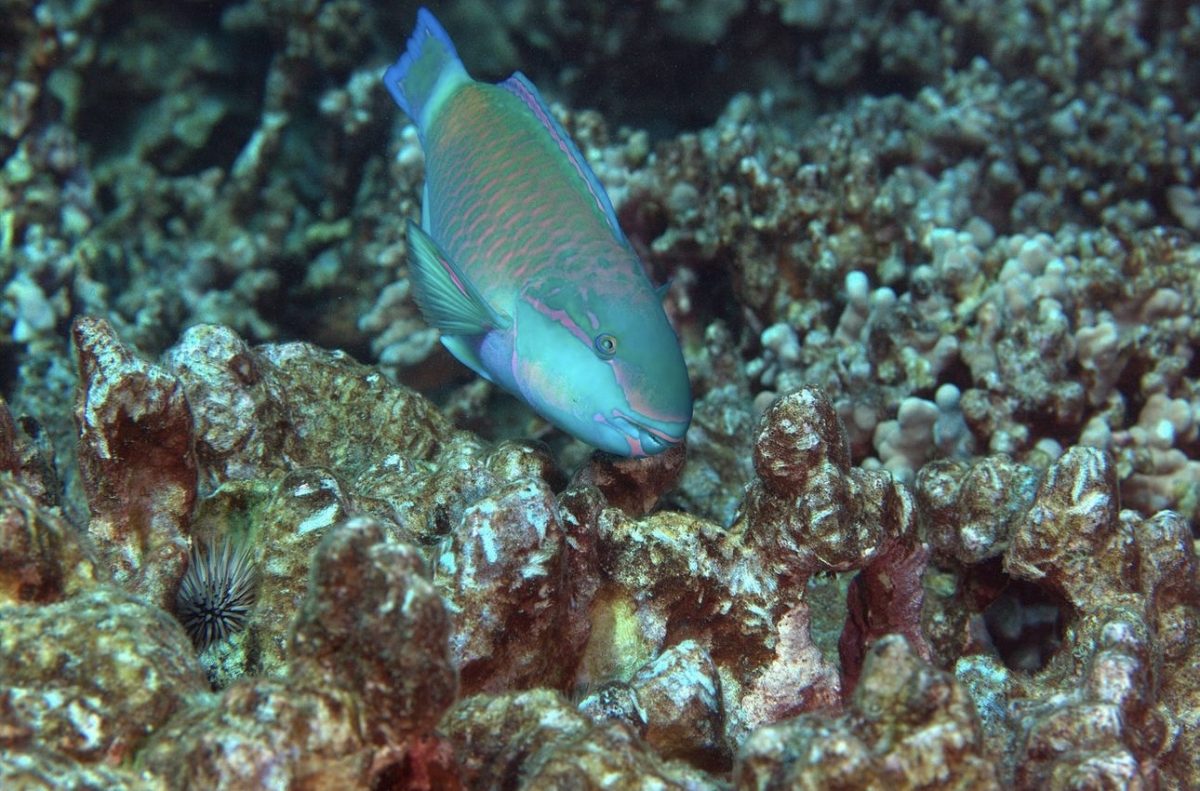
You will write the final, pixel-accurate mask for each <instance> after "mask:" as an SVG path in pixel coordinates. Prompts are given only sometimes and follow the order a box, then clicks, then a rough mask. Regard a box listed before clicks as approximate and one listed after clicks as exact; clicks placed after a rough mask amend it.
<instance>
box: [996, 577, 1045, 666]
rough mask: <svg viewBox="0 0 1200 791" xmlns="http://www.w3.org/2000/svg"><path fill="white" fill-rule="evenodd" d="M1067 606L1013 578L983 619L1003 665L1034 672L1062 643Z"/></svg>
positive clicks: (1035, 587)
mask: <svg viewBox="0 0 1200 791" xmlns="http://www.w3.org/2000/svg"><path fill="white" fill-rule="evenodd" d="M1064 611H1065V607H1064V605H1063V603H1062V602H1061V601H1059V600H1057V598H1056V597H1054V596H1052V595H1051V594H1050V593H1049V592H1047V591H1046V590H1044V589H1042V588H1040V587H1038V586H1037V585H1034V584H1033V583H1030V582H1026V581H1024V580H1012V581H1010V582H1009V583H1008V585H1007V586H1006V587H1005V588H1004V589H1003V590H1002V591H1001V592H1000V594H999V595H998V596H997V597H996V599H995V600H994V601H993V602H992V603H991V604H989V605H988V607H987V608H986V609H985V610H984V611H983V622H984V624H985V626H986V627H987V632H988V636H989V637H990V638H991V640H992V644H993V645H994V646H995V648H996V651H997V653H999V655H1000V658H1001V659H1002V660H1003V661H1004V664H1005V665H1006V666H1007V667H1009V668H1010V669H1012V670H1020V671H1024V672H1027V673H1035V672H1037V671H1039V670H1041V669H1042V668H1044V667H1045V666H1046V665H1047V664H1048V663H1049V662H1050V659H1051V658H1052V657H1053V656H1054V654H1055V653H1056V652H1057V651H1058V649H1059V647H1060V646H1061V645H1062V641H1063V633H1064V617H1063V613H1064Z"/></svg>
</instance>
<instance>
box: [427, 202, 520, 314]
mask: <svg viewBox="0 0 1200 791" xmlns="http://www.w3.org/2000/svg"><path fill="white" fill-rule="evenodd" d="M408 246H409V250H411V251H412V255H411V256H410V259H409V269H410V272H411V276H412V282H413V297H414V298H415V299H416V301H417V307H419V308H420V309H421V315H422V316H424V317H425V321H427V322H429V324H430V326H432V327H436V328H437V329H439V330H441V331H442V332H444V333H446V334H447V335H482V334H484V333H485V332H488V331H490V330H494V329H503V328H505V327H507V326H509V325H510V324H512V319H511V318H510V317H509V316H507V315H505V314H503V313H501V312H500V311H497V310H496V309H495V308H493V307H492V306H491V305H489V304H488V303H487V300H485V299H484V298H483V295H482V294H480V293H479V290H478V289H476V288H475V286H474V284H472V283H471V281H470V280H469V279H468V278H467V277H466V276H465V275H464V274H463V273H462V272H461V271H460V270H459V269H458V267H457V266H455V265H454V262H453V261H451V260H450V258H449V256H447V255H446V254H445V252H443V250H442V249H441V247H439V246H438V244H437V242H435V241H433V238H432V237H430V235H429V234H427V233H425V231H423V230H421V228H420V226H418V225H417V224H416V223H414V222H413V221H412V220H409V221H408Z"/></svg>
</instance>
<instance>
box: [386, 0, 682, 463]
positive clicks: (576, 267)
mask: <svg viewBox="0 0 1200 791" xmlns="http://www.w3.org/2000/svg"><path fill="white" fill-rule="evenodd" d="M384 83H385V84H386V85H387V87H388V89H389V90H390V91H391V92H392V95H393V97H394V98H395V99H396V102H397V103H398V104H399V105H400V107H401V109H403V110H404V111H405V113H407V114H408V116H409V117H410V118H411V119H412V120H413V121H414V123H415V124H416V125H417V130H418V135H419V137H420V140H421V145H422V148H423V149H424V151H425V191H424V197H423V208H422V222H421V225H420V226H419V227H418V226H417V225H416V224H414V223H412V222H411V221H410V222H409V225H408V240H409V249H410V271H411V276H412V282H413V292H414V296H415V298H416V301H417V304H418V306H419V307H420V309H421V312H422V315H423V316H424V317H425V319H426V320H427V321H428V322H429V323H430V324H431V325H433V326H434V327H437V328H438V329H439V330H440V331H441V335H442V343H443V344H444V345H445V346H446V348H448V349H449V350H450V352H451V353H452V354H454V356H455V357H457V358H458V359H459V360H460V361H462V362H463V363H464V364H466V365H467V366H469V367H470V368H472V369H474V370H475V371H476V372H477V373H478V374H479V375H481V376H483V377H484V378H486V379H488V380H490V381H492V382H494V383H496V384H497V385H499V386H501V387H503V388H504V389H506V390H508V391H509V392H511V393H512V394H514V395H516V396H517V397H518V398H520V399H522V400H523V401H525V402H526V403H527V404H529V406H531V407H532V408H533V409H534V410H535V411H536V412H538V413H539V414H540V415H542V416H543V417H545V418H546V419H547V420H549V421H550V422H551V423H553V424H554V425H556V426H558V427H559V428H561V429H563V430H564V431H566V432H568V433H569V434H571V435H573V436H575V437H578V438H579V439H581V440H583V441H584V442H587V443H589V444H591V445H593V446H595V447H598V448H601V449H602V450H606V451H608V452H610V453H614V454H618V455H621V456H634V457H637V456H647V455H651V454H654V453H659V452H661V451H663V450H666V449H667V448H669V447H672V446H674V445H677V444H679V443H681V442H682V441H683V439H684V435H685V434H686V432H687V428H688V425H689V423H690V422H691V417H692V395H691V386H690V384H689V382H688V375H687V368H686V366H685V365H684V360H683V353H682V351H681V350H680V347H679V340H678V338H677V336H676V335H675V331H674V330H673V329H672V327H671V325H670V323H669V322H668V321H667V317H666V313H665V312H664V311H663V308H662V302H661V299H660V293H659V292H658V291H656V289H655V288H654V286H653V285H652V284H651V283H650V281H649V279H648V278H647V277H646V274H645V271H644V269H643V267H642V264H641V261H640V260H639V259H638V257H637V254H636V253H635V252H634V250H633V248H632V246H631V245H630V244H629V241H628V240H627V239H626V238H625V235H624V234H623V233H622V231H621V228H620V226H619V224H618V222H617V218H616V213H615V212H614V211H613V208H612V205H611V204H610V203H609V200H608V196H607V195H606V194H605V192H604V189H603V187H601V186H600V183H599V182H598V181H597V179H596V177H595V175H594V174H593V173H592V170H591V168H590V167H589V166H588V164H587V161H586V160H585V159H584V158H583V156H582V154H580V152H579V150H578V149H577V148H576V147H575V145H574V143H573V142H572V141H571V139H570V137H569V136H568V135H567V134H566V132H565V131H564V130H563V129H562V127H561V126H560V125H559V124H558V122H557V121H556V120H555V119H554V117H553V116H552V115H551V114H550V111H549V110H548V109H547V107H546V105H545V103H544V102H543V101H542V99H541V97H540V96H539V95H538V93H537V89H536V88H534V87H533V85H532V84H531V83H530V82H529V81H528V80H527V79H526V78H525V77H524V75H522V74H520V73H519V72H518V73H517V74H514V75H513V76H512V77H510V78H509V79H508V80H505V81H504V82H503V83H500V84H499V85H491V84H487V83H482V82H476V81H475V80H473V79H471V78H470V76H468V74H467V72H466V70H465V68H464V67H463V65H462V62H461V61H460V60H459V58H458V55H457V54H456V53H455V50H454V45H453V44H452V43H451V41H450V39H449V37H448V36H447V34H446V32H445V31H444V30H443V29H442V27H441V26H440V25H439V24H438V22H437V20H436V19H434V17H433V15H432V14H430V13H429V11H427V10H426V9H424V8H422V9H421V10H420V11H419V12H418V16H417V27H416V31H415V32H414V33H413V35H412V38H411V39H410V40H409V42H408V48H407V50H406V51H405V53H404V54H403V55H402V56H401V57H400V59H399V60H398V61H396V63H395V64H394V65H392V66H391V67H390V68H389V69H388V70H387V72H386V73H385V74H384Z"/></svg>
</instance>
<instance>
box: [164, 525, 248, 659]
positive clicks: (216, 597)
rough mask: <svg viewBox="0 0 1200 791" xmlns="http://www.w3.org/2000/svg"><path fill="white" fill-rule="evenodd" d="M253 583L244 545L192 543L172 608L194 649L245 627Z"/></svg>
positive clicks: (205, 645)
mask: <svg viewBox="0 0 1200 791" xmlns="http://www.w3.org/2000/svg"><path fill="white" fill-rule="evenodd" d="M256 582H257V575H256V574H255V571H254V566H253V564H252V563H251V562H250V554H249V551H248V547H247V545H246V544H245V543H242V544H238V545H235V544H234V543H233V542H232V541H230V540H229V539H225V540H224V541H223V542H221V546H220V547H219V548H218V547H215V546H214V545H213V544H212V542H207V543H205V544H204V545H203V546H201V545H200V543H199V542H198V541H194V542H193V543H192V552H191V556H190V559H189V562H188V570H187V573H186V574H184V575H183V580H182V581H181V582H180V583H179V594H178V596H177V597H176V599H175V609H176V613H177V614H178V616H179V621H180V623H182V624H183V626H184V628H185V629H187V632H188V634H189V635H191V637H192V641H193V642H194V643H195V644H196V646H197V648H199V649H200V650H204V649H205V648H207V647H208V646H209V645H211V644H213V643H215V642H217V641H219V640H224V639H225V638H226V637H228V636H230V635H231V634H234V633H236V632H239V631H241V630H242V629H243V628H244V627H245V626H246V619H247V617H248V616H249V614H250V608H251V607H253V606H254V598H255V587H256Z"/></svg>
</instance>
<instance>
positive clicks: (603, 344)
mask: <svg viewBox="0 0 1200 791" xmlns="http://www.w3.org/2000/svg"><path fill="white" fill-rule="evenodd" d="M592 346H593V347H595V349H596V354H598V355H600V357H602V358H603V359H605V360H610V359H612V357H613V355H615V354H616V353H617V336H616V335H611V334H609V333H607V332H602V333H600V334H599V335H597V336H596V339H595V340H594V341H592Z"/></svg>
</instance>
